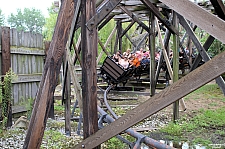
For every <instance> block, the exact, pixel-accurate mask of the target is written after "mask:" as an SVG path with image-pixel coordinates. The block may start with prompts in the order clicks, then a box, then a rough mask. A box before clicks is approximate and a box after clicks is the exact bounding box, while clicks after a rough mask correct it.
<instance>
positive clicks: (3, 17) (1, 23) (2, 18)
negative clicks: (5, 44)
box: [0, 9, 5, 26]
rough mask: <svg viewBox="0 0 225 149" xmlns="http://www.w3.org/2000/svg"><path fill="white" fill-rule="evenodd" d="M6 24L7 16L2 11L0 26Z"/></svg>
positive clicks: (0, 12) (0, 13)
mask: <svg viewBox="0 0 225 149" xmlns="http://www.w3.org/2000/svg"><path fill="white" fill-rule="evenodd" d="M4 24H5V16H4V14H3V13H2V10H1V9H0V26H3V25H4Z"/></svg>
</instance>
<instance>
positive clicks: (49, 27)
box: [43, 4, 58, 41]
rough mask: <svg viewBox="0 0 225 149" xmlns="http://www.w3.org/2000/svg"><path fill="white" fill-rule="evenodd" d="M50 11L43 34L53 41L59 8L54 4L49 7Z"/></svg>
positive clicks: (45, 37) (46, 38)
mask: <svg viewBox="0 0 225 149" xmlns="http://www.w3.org/2000/svg"><path fill="white" fill-rule="evenodd" d="M48 12H49V17H48V18H46V23H45V25H44V29H43V36H44V39H45V40H48V41H51V40H52V36H53V33H54V29H55V25H56V21H57V17H58V9H57V7H56V6H55V5H54V4H52V6H51V7H50V8H48Z"/></svg>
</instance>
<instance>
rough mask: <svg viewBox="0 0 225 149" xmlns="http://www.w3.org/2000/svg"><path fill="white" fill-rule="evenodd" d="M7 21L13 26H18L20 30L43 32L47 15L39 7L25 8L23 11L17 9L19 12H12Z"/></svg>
mask: <svg viewBox="0 0 225 149" xmlns="http://www.w3.org/2000/svg"><path fill="white" fill-rule="evenodd" d="M7 21H8V24H9V25H10V27H11V28H16V29H17V30H19V31H21V30H23V31H31V32H33V33H42V28H43V26H44V24H45V17H44V15H43V14H42V13H41V11H40V10H38V9H35V8H31V9H29V8H24V10H23V11H22V10H21V9H17V14H13V13H11V14H10V16H9V18H8V20H7Z"/></svg>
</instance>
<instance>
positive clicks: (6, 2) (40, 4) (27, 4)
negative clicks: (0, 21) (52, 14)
mask: <svg viewBox="0 0 225 149" xmlns="http://www.w3.org/2000/svg"><path fill="white" fill-rule="evenodd" d="M54 1H57V0H0V9H1V10H2V13H3V14H4V15H5V17H6V18H8V16H9V15H10V14H11V13H14V14H15V13H16V12H17V9H18V8H20V9H21V10H23V9H24V8H35V9H39V10H41V12H42V14H43V15H44V16H45V17H48V8H49V7H51V5H52V3H53V2H54Z"/></svg>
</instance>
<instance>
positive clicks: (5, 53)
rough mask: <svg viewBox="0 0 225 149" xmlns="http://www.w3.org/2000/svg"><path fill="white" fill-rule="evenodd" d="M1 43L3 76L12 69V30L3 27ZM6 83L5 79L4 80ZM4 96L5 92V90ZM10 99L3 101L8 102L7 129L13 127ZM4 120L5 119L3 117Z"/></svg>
mask: <svg viewBox="0 0 225 149" xmlns="http://www.w3.org/2000/svg"><path fill="white" fill-rule="evenodd" d="M1 36H2V38H1V43H2V47H1V49H2V75H6V73H7V72H8V71H9V70H10V68H11V56H10V28H9V27H2V32H1ZM2 81H4V78H2ZM3 94H4V90H3ZM10 101H11V100H9V99H3V103H4V102H6V105H7V108H6V110H5V112H7V113H5V114H6V115H5V116H6V117H7V124H6V127H11V126H12V103H11V102H10ZM3 118H4V117H3Z"/></svg>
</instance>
